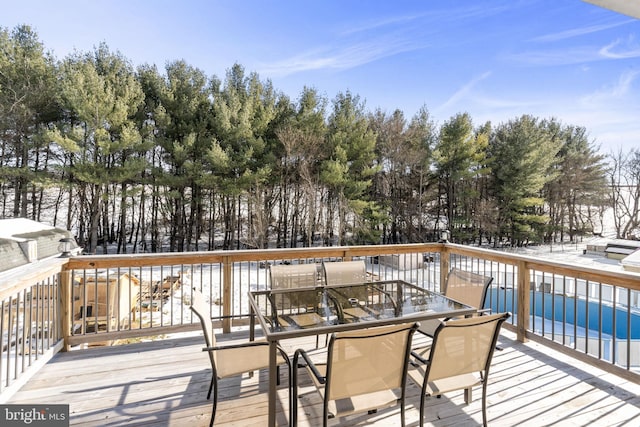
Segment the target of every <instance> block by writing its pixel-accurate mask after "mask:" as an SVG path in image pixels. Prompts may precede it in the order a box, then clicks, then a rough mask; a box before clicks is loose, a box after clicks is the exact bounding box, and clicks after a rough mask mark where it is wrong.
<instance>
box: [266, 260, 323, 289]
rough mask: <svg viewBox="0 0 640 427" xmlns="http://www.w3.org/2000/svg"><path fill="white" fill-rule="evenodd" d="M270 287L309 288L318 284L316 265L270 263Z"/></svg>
mask: <svg viewBox="0 0 640 427" xmlns="http://www.w3.org/2000/svg"><path fill="white" fill-rule="evenodd" d="M269 278H270V280H271V289H291V288H310V287H315V286H317V285H318V267H317V266H316V264H315V263H313V264H290V265H285V264H282V265H272V266H270V267H269Z"/></svg>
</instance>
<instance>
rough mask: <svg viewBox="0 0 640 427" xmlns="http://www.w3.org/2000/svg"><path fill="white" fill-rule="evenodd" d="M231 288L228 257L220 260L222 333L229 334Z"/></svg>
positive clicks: (231, 279) (230, 268) (230, 266)
mask: <svg viewBox="0 0 640 427" xmlns="http://www.w3.org/2000/svg"><path fill="white" fill-rule="evenodd" d="M232 287H233V262H232V261H231V258H230V257H229V256H225V257H223V259H222V333H224V334H228V333H230V332H231V306H232V304H233V301H232V297H231V295H232V293H231V288H232Z"/></svg>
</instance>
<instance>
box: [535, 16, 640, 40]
mask: <svg viewBox="0 0 640 427" xmlns="http://www.w3.org/2000/svg"><path fill="white" fill-rule="evenodd" d="M632 22H636V20H635V19H629V20H626V21H622V22H615V23H612V24H602V25H591V26H588V27H582V28H574V29H572V30H566V31H561V32H559V33H553V34H547V35H544V36H539V37H535V38H533V39H531V41H534V42H555V41H558V40H565V39H570V38H574V37H579V36H584V35H587V34H592V33H597V32H599V31H604V30H608V29H610V28H615V27H619V26H622V25H627V24H630V23H632Z"/></svg>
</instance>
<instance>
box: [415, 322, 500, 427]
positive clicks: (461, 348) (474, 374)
mask: <svg viewBox="0 0 640 427" xmlns="http://www.w3.org/2000/svg"><path fill="white" fill-rule="evenodd" d="M508 318H509V313H499V314H492V315H486V316H477V317H470V318H466V319H454V320H449V321H446V322H443V323H442V324H440V326H438V328H437V329H436V332H435V334H434V337H433V342H432V344H431V346H430V347H428V348H425V349H422V350H421V351H420V352H418V351H413V352H412V353H411V354H412V356H413V359H412V363H411V364H412V368H411V369H409V372H408V375H409V378H411V379H412V380H413V381H414V382H415V383H416V384H418V385H419V386H421V387H422V394H421V398H420V426H423V425H424V410H425V398H426V397H427V396H440V395H442V394H443V393H447V392H450V391H454V390H461V389H464V390H465V403H467V404H469V403H470V402H471V389H472V387H475V386H478V385H482V421H483V424H484V425H485V426H486V425H487V383H488V378H489V368H490V366H491V359H492V357H493V351H494V349H495V347H496V341H497V340H498V335H499V334H500V327H501V326H502V323H503V322H504V321H505V320H507V319H508ZM413 360H415V362H414V361H413Z"/></svg>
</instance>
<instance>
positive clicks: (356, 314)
mask: <svg viewBox="0 0 640 427" xmlns="http://www.w3.org/2000/svg"><path fill="white" fill-rule="evenodd" d="M322 269H323V271H324V280H325V284H326V285H327V286H331V285H359V284H362V283H365V282H368V281H370V280H368V277H367V268H366V265H365V263H364V261H362V260H359V261H339V262H323V263H322ZM354 290H355V289H352V290H351V292H352V295H351V296H352V297H355V298H356V299H357V300H359V301H368V300H369V296H368V295H367V292H366V289H364V288H362V289H360V294H355V293H353V291H354ZM367 305H368V304H365V306H364V307H362V306H351V305H345V306H343V307H341V310H340V311H341V314H342V315H343V316H345V320H346V321H349V318H354V319H355V318H362V317H369V316H377V315H378V313H377V311H375V310H372V309H369V308H367V307H366V306H367Z"/></svg>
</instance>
